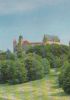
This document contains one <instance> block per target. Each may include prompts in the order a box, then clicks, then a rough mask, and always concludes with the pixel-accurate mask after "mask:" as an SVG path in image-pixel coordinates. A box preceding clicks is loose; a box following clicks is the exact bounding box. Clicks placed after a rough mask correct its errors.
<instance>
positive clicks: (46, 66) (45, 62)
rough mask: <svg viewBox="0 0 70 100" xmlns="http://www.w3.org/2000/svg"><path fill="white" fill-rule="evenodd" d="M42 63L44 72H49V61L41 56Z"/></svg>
mask: <svg viewBox="0 0 70 100" xmlns="http://www.w3.org/2000/svg"><path fill="white" fill-rule="evenodd" d="M42 64H43V67H44V73H45V74H49V72H50V63H49V61H48V60H47V59H46V58H43V59H42Z"/></svg>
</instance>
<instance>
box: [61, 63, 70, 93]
mask: <svg viewBox="0 0 70 100" xmlns="http://www.w3.org/2000/svg"><path fill="white" fill-rule="evenodd" d="M59 85H60V86H61V87H62V88H63V90H64V91H65V92H66V93H68V94H70V63H68V62H65V63H64V66H63V69H62V71H61V74H60V75H59Z"/></svg>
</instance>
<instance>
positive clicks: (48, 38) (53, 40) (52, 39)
mask: <svg viewBox="0 0 70 100" xmlns="http://www.w3.org/2000/svg"><path fill="white" fill-rule="evenodd" d="M18 41H20V43H21V46H22V48H24V49H25V50H27V48H28V46H36V45H37V46H38V45H39V46H40V45H47V44H58V45H60V39H59V38H58V37H57V36H52V35H46V34H45V35H44V37H43V41H42V42H30V41H28V40H24V39H23V37H22V36H19V40H18ZM18 41H16V39H14V40H13V49H14V52H15V51H17V45H18Z"/></svg>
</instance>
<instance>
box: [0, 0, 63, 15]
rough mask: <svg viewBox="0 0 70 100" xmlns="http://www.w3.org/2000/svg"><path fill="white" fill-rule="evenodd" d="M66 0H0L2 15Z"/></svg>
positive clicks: (0, 12)
mask: <svg viewBox="0 0 70 100" xmlns="http://www.w3.org/2000/svg"><path fill="white" fill-rule="evenodd" d="M62 1H64V0H0V15H1V14H10V13H15V12H25V11H31V10H34V9H38V8H39V7H42V6H45V5H49V6H50V5H55V4H59V3H61V2H62Z"/></svg>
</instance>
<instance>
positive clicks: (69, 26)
mask: <svg viewBox="0 0 70 100" xmlns="http://www.w3.org/2000/svg"><path fill="white" fill-rule="evenodd" d="M19 34H22V35H23V37H24V39H27V40H29V41H42V38H43V35H44V34H51V35H57V36H59V38H60V39H61V43H64V44H68V42H69V40H70V0H0V50H1V49H2V50H6V49H7V48H9V49H12V41H13V39H14V38H16V39H17V38H18V36H19Z"/></svg>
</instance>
